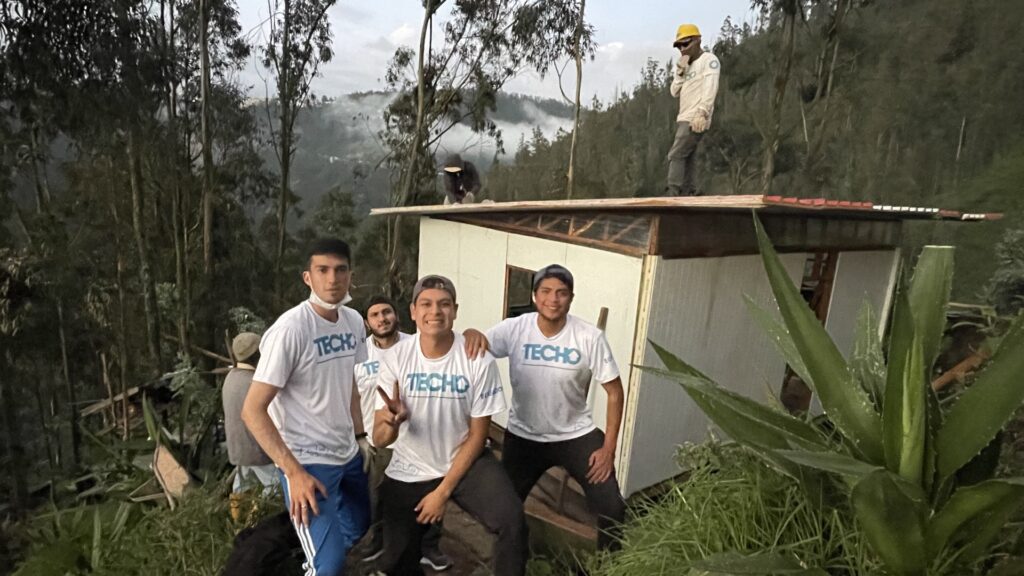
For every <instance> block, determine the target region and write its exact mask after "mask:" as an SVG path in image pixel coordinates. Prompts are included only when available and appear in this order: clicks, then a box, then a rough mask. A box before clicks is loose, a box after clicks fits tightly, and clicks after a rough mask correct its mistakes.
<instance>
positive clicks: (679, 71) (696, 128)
mask: <svg viewBox="0 0 1024 576" xmlns="http://www.w3.org/2000/svg"><path fill="white" fill-rule="evenodd" d="M700 42H701V35H700V30H699V29H698V28H697V27H696V26H694V25H693V24H683V25H682V26H680V27H679V29H678V30H676V39H675V41H674V42H673V43H672V46H673V47H675V48H676V49H677V50H679V60H678V61H677V62H676V66H675V73H674V74H673V75H672V86H671V88H670V90H671V92H672V96H673V97H676V98H679V115H678V116H676V137H675V141H674V142H673V143H672V148H671V149H670V150H669V151H668V179H667V182H666V184H665V192H666V193H667V194H668V195H670V196H696V195H697V194H698V191H697V184H696V172H697V162H696V160H697V147H698V145H699V144H700V140H701V138H702V137H703V136H704V133H705V132H707V130H708V128H710V127H711V116H712V115H713V114H714V112H715V96H716V95H717V94H718V77H719V74H720V72H721V69H722V65H721V63H720V62H719V61H718V57H717V56H715V55H714V54H712V53H710V52H704V50H703V49H702V48H701V46H700Z"/></svg>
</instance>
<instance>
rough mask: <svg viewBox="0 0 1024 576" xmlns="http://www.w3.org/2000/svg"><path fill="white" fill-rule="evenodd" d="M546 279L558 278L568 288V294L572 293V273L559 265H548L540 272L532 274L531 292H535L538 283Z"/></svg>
mask: <svg viewBox="0 0 1024 576" xmlns="http://www.w3.org/2000/svg"><path fill="white" fill-rule="evenodd" d="M547 278H558V279H559V280H561V281H562V282H564V283H565V285H566V286H568V287H569V292H572V291H573V280H572V272H569V269H568V268H566V267H565V266H562V265H560V264H549V265H547V266H545V267H543V268H541V269H540V270H537V271H536V272H534V274H533V290H534V292H536V291H537V287H538V286H540V283H541V282H542V281H543V280H545V279H547Z"/></svg>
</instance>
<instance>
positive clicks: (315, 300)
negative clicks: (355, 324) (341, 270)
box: [309, 288, 352, 310]
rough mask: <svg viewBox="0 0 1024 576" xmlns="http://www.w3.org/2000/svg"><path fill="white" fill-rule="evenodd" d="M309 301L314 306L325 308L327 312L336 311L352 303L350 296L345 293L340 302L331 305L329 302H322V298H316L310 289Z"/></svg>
mask: <svg viewBox="0 0 1024 576" xmlns="http://www.w3.org/2000/svg"><path fill="white" fill-rule="evenodd" d="M309 301H310V302H312V303H313V304H316V305H317V306H319V307H321V308H326V309H328V310H337V309H338V308H341V307H342V306H344V305H345V304H348V303H349V302H351V301H352V295H351V294H349V293H348V292H346V293H345V297H344V298H342V299H341V302H338V303H337V304H331V303H330V302H324V300H323V298H320V297H319V296H317V295H316V292H315V291H314V290H313V289H312V288H310V290H309Z"/></svg>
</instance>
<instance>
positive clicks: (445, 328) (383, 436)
mask: <svg viewBox="0 0 1024 576" xmlns="http://www.w3.org/2000/svg"><path fill="white" fill-rule="evenodd" d="M455 298H456V294H455V286H454V285H452V282H451V280H449V279H447V278H445V277H443V276H425V277H423V278H421V279H420V280H419V281H418V282H417V283H416V286H415V287H414V288H413V292H412V304H411V305H410V311H411V313H412V318H413V321H415V322H416V329H417V332H416V334H415V335H414V336H413V337H412V338H409V339H407V340H404V341H401V342H399V343H398V344H395V345H394V346H393V347H391V348H390V349H388V350H386V351H385V353H384V354H383V356H382V358H381V363H380V372H379V375H378V381H379V385H378V393H379V396H380V397H379V398H378V399H377V412H376V415H375V417H374V426H373V440H374V444H375V445H376V446H377V447H387V446H393V449H394V453H393V455H392V458H391V464H389V465H388V468H387V470H386V471H385V476H386V477H385V479H384V482H383V483H382V484H381V488H380V490H381V501H382V502H383V507H384V554H383V555H382V556H381V558H380V560H379V563H378V566H379V568H380V569H381V570H382V571H383V572H385V573H387V574H391V575H402V576H404V575H406V574H415V573H418V572H420V568H419V562H418V560H419V558H420V540H421V539H422V538H423V535H424V533H425V532H426V531H427V526H429V525H430V524H436V523H438V522H440V521H441V520H442V517H443V516H444V511H445V505H446V504H447V502H448V500H449V499H452V500H454V501H455V502H456V503H457V504H458V505H459V507H461V508H462V509H463V510H465V511H466V512H467V513H468V514H470V515H471V516H473V517H474V518H475V519H476V520H477V521H478V522H479V523H480V524H482V525H483V526H484V528H486V529H487V530H488V531H489V532H491V533H493V534H494V535H495V536H496V540H495V543H494V559H493V566H492V569H493V571H494V573H495V574H497V575H498V576H504V575H522V574H524V573H525V572H526V556H527V552H528V548H527V542H526V524H525V519H524V517H523V505H522V502H521V501H520V500H519V498H517V497H516V494H515V491H514V489H513V488H512V483H511V482H510V481H509V479H508V476H507V475H506V474H505V471H504V470H502V467H501V464H500V463H499V462H498V461H497V459H495V457H494V456H493V455H492V454H491V453H490V451H489V450H487V449H486V448H485V447H484V446H485V442H486V440H487V434H488V432H489V429H490V425H491V416H493V415H495V414H497V413H499V412H501V411H502V410H504V409H505V396H504V393H503V391H502V387H501V377H500V376H499V374H498V366H497V364H496V363H495V361H494V357H493V356H491V355H490V354H484V355H483V356H478V357H470V356H469V355H468V354H467V353H466V350H465V346H464V344H465V340H464V337H463V336H462V335H461V334H457V333H455V332H454V331H453V330H452V326H453V325H454V322H455V318H456V314H457V312H458V304H456V300H455Z"/></svg>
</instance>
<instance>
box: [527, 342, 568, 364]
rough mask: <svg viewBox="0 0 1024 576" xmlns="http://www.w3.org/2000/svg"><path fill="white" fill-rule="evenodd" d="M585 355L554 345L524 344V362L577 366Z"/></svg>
mask: <svg viewBox="0 0 1024 576" xmlns="http://www.w3.org/2000/svg"><path fill="white" fill-rule="evenodd" d="M582 358H583V355H582V354H580V351H579V350H577V349H575V348H562V347H561V346H554V345H552V344H523V360H541V361H544V362H556V363H558V364H568V365H570V366H575V365H577V364H579V363H580V360H581V359H582Z"/></svg>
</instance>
